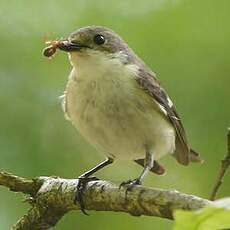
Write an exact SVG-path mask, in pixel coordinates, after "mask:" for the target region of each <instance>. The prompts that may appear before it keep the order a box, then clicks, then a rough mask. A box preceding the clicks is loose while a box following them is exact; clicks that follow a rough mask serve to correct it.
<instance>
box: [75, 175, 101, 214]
mask: <svg viewBox="0 0 230 230" xmlns="http://www.w3.org/2000/svg"><path fill="white" fill-rule="evenodd" d="M94 180H99V179H98V178H97V177H85V176H84V175H83V176H80V177H79V178H78V185H77V191H76V194H75V199H74V202H75V203H78V204H79V205H80V209H81V211H82V212H83V213H84V214H85V215H87V216H88V215H89V214H88V213H87V212H86V211H85V204H84V200H83V198H84V190H85V187H86V185H87V183H88V182H90V181H94Z"/></svg>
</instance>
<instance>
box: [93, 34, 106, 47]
mask: <svg viewBox="0 0 230 230" xmlns="http://www.w3.org/2000/svg"><path fill="white" fill-rule="evenodd" d="M93 41H94V42H95V43H96V44H97V45H102V44H104V43H105V37H104V36H103V35H101V34H98V35H95V37H94V38H93Z"/></svg>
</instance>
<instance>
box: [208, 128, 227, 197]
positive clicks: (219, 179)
mask: <svg viewBox="0 0 230 230" xmlns="http://www.w3.org/2000/svg"><path fill="white" fill-rule="evenodd" d="M229 167H230V128H228V132H227V154H226V156H225V158H224V159H223V160H222V161H221V167H220V172H219V174H218V177H217V179H216V183H215V185H214V187H213V190H212V193H211V197H210V200H215V199H216V196H217V193H218V191H219V188H220V186H221V184H222V183H223V179H224V175H225V173H226V172H227V169H228V168H229Z"/></svg>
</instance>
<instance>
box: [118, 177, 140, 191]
mask: <svg viewBox="0 0 230 230" xmlns="http://www.w3.org/2000/svg"><path fill="white" fill-rule="evenodd" d="M140 184H141V181H140V179H139V178H136V179H134V180H128V181H124V182H122V183H121V184H120V187H119V188H121V187H125V188H126V192H128V191H130V190H132V189H133V187H135V186H136V185H140Z"/></svg>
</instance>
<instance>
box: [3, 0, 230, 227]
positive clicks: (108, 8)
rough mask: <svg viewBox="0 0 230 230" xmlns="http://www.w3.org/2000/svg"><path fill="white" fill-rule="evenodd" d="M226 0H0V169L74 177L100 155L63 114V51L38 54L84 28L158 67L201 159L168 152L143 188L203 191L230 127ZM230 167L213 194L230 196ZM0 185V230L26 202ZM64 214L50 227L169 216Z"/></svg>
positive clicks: (141, 222)
mask: <svg viewBox="0 0 230 230" xmlns="http://www.w3.org/2000/svg"><path fill="white" fill-rule="evenodd" d="M229 8H230V1H229V0H221V1H217V0H212V1H209V0H203V1H200V0H142V1H133V0H126V1H123V0H116V1H110V0H97V1H93V0H68V1H64V0H59V1H54V0H46V1H45V0H40V1H29V0H20V1H16V0H11V1H7V0H0V19H1V23H0V44H1V55H0V108H1V113H0V154H1V156H0V159H1V160H0V169H1V170H7V171H9V172H12V173H15V174H16V175H20V176H24V177H28V178H32V177H35V176H40V175H58V176H62V177H67V178H74V177H77V176H78V175H79V174H81V173H82V172H84V171H85V170H86V169H89V168H91V167H92V166H94V165H95V164H96V163H98V162H100V161H101V160H102V159H103V158H102V157H101V156H100V154H97V153H96V151H95V149H94V148H93V147H91V146H90V145H89V144H88V143H86V142H85V141H84V139H83V138H82V137H81V136H80V135H79V134H78V133H77V131H76V130H75V129H74V128H73V127H72V125H71V124H70V122H68V121H66V120H65V119H64V116H63V112H62V111H61V109H60V104H59V100H58V96H60V95H61V94H62V92H63V90H64V88H65V84H66V81H67V76H68V74H69V72H70V69H71V67H70V65H69V63H68V59H67V55H66V54H65V53H62V52H59V53H57V55H56V56H55V58H54V59H52V60H49V59H47V58H44V57H43V56H42V49H43V48H44V41H45V40H46V39H56V38H60V37H65V36H67V35H68V34H69V33H70V32H72V31H74V30H76V29H78V28H80V27H82V26H86V25H104V26H107V27H110V28H112V29H113V30H115V31H116V32H118V33H119V34H120V35H121V36H122V37H123V38H124V39H125V40H126V41H127V42H128V43H129V45H130V46H131V47H132V48H133V49H134V50H135V51H136V53H137V54H138V55H139V56H140V57H141V58H142V59H143V60H144V61H145V62H146V63H147V64H148V65H149V66H150V67H151V68H152V69H153V70H154V71H155V72H156V73H157V74H158V77H159V79H160V80H161V82H162V84H163V86H164V87H165V88H166V90H167V91H168V93H169V94H170V95H171V97H172V99H173V101H174V102H175V104H176V106H177V110H178V111H179V113H180V115H181V117H182V118H183V122H184V125H185V127H186V129H187V133H188V136H189V140H190V143H191V144H192V145H193V147H194V148H195V149H196V150H197V151H199V152H200V153H201V154H202V156H203V158H204V159H205V161H206V163H205V164H203V165H197V164H192V165H190V166H189V167H183V166H181V165H179V164H177V163H176V161H175V160H174V159H173V158H171V157H167V158H165V159H163V160H162V163H163V164H164V165H165V166H166V167H167V171H168V173H167V175H166V176H163V177H160V176H156V175H153V174H151V175H149V176H148V177H147V179H146V181H145V185H147V186H156V187H161V188H175V189H177V190H180V191H183V192H186V193H191V194H196V195H199V196H202V197H206V198H207V197H208V196H209V194H210V191H211V188H212V186H213V183H214V179H215V178H216V174H217V170H218V169H219V164H220V160H221V159H222V158H223V155H224V154H225V152H226V138H225V134H226V128H227V127H228V126H230V106H229V104H230V102H229V98H230V90H229V85H230V26H229V22H230V13H229ZM140 170H141V168H140V167H139V166H138V165H136V164H134V163H132V162H117V163H115V164H114V165H113V166H111V167H108V168H107V169H105V170H102V171H101V172H100V173H98V174H97V176H99V177H101V178H103V179H108V180H112V181H117V182H121V181H123V180H126V179H130V178H134V177H136V176H137V175H138V173H139V172H140ZM229 177H230V173H228V175H226V179H225V182H224V185H223V186H222V188H221V192H220V194H219V196H220V197H223V196H229V195H230V182H229ZM22 200H23V196H22V195H21V194H15V193H12V192H9V191H8V190H7V189H5V188H3V187H1V188H0V229H3V230H5V229H9V228H10V226H11V225H12V224H13V223H15V222H16V221H17V219H18V218H19V217H21V216H22V215H23V214H24V213H25V212H26V210H27V209H28V208H29V205H28V204H26V203H23V202H22ZM90 214H91V215H90V216H89V217H88V216H85V215H83V214H82V213H80V212H72V213H69V214H68V215H66V216H65V217H64V218H63V219H62V220H61V221H60V222H59V224H58V225H57V226H56V227H55V228H54V229H59V230H60V229H93V230H100V229H102V228H103V229H111V230H115V229H140V228H141V229H143V230H150V229H171V228H172V222H171V221H167V220H163V219H159V218H152V217H138V218H137V217H131V216H129V215H127V214H123V213H112V212H90Z"/></svg>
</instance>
